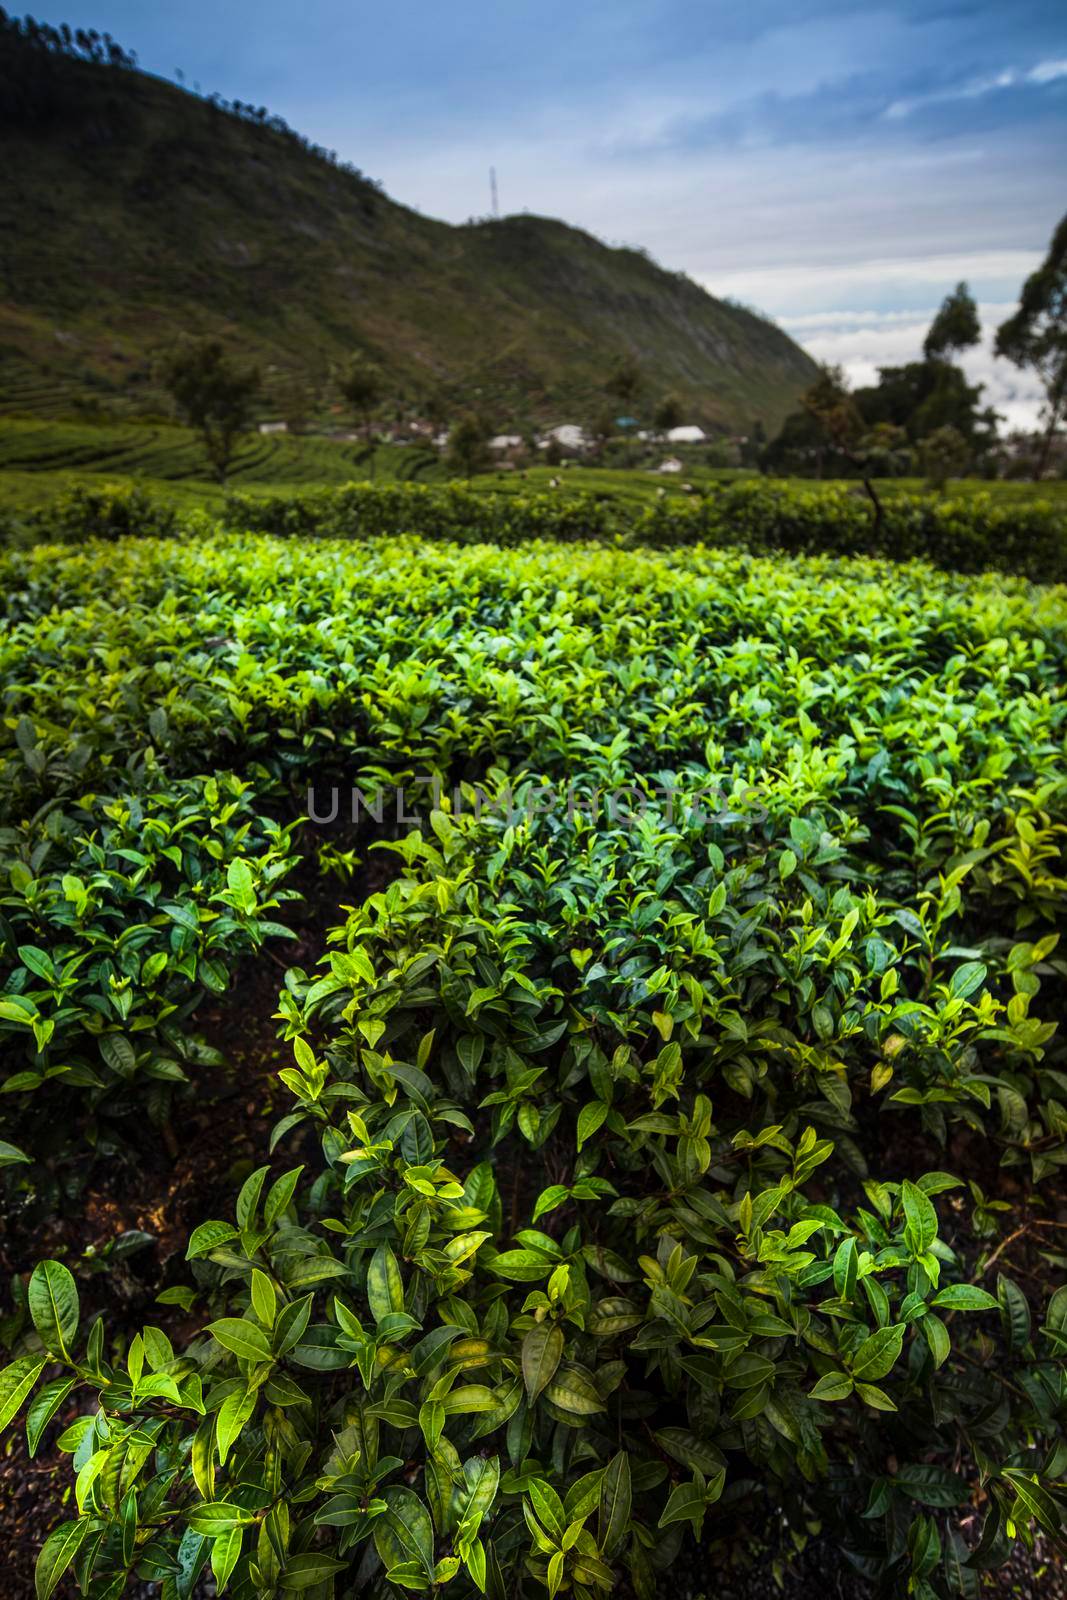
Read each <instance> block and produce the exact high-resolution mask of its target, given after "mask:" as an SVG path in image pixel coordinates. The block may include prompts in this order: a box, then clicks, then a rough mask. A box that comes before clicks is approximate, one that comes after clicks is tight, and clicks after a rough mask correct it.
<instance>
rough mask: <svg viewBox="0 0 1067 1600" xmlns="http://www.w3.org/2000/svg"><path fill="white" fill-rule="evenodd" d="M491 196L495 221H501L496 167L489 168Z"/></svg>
mask: <svg viewBox="0 0 1067 1600" xmlns="http://www.w3.org/2000/svg"><path fill="white" fill-rule="evenodd" d="M489 196H490V201H491V204H492V208H493V221H494V222H499V221H500V198H499V196H498V195H497V192H496V168H495V167H490V168H489Z"/></svg>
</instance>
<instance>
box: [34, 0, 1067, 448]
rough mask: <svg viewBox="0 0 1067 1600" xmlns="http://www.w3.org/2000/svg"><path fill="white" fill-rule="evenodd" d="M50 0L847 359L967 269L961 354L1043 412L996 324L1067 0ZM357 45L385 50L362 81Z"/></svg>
mask: <svg viewBox="0 0 1067 1600" xmlns="http://www.w3.org/2000/svg"><path fill="white" fill-rule="evenodd" d="M58 9H61V10H62V11H63V14H62V15H59V14H58V10H57V15H55V16H54V17H50V18H49V19H48V20H50V21H52V22H53V23H56V24H58V23H59V22H63V21H66V22H69V23H70V24H71V25H72V26H74V27H79V26H80V27H96V28H97V29H99V30H100V31H104V30H106V31H108V32H110V33H112V34H113V35H114V37H115V38H116V39H117V40H118V42H119V43H120V44H122V45H123V46H124V47H126V48H128V49H131V50H134V51H135V52H136V53H137V57H138V65H139V66H140V67H141V68H142V70H144V71H147V72H151V73H153V74H155V75H158V76H160V77H163V78H166V79H168V80H170V81H171V82H178V83H179V84H180V86H182V87H185V88H188V89H190V90H192V91H193V92H199V93H202V94H203V95H210V94H212V93H219V94H221V95H223V96H224V97H225V98H227V99H235V98H236V99H240V100H246V101H249V102H251V103H253V104H264V105H266V106H267V107H268V108H269V110H270V111H272V112H274V113H277V114H279V115H281V116H283V117H284V118H285V120H286V121H287V122H289V123H290V125H291V126H293V127H294V128H296V129H297V130H298V131H300V132H301V133H303V134H306V135H307V136H308V137H309V138H311V139H312V140H314V141H315V142H316V143H318V144H321V145H323V146H324V147H325V148H327V149H333V150H336V151H337V154H338V156H339V158H341V159H343V160H346V161H351V162H352V163H353V164H354V165H356V166H358V167H359V168H360V169H361V170H363V171H365V172H366V173H367V174H368V175H369V176H371V177H373V178H375V179H378V180H379V181H381V183H382V184H383V186H384V188H385V189H386V191H387V193H388V194H389V195H390V197H391V198H393V199H395V200H397V201H398V202H399V203H401V204H403V205H407V206H410V207H412V208H413V209H415V210H418V211H421V212H422V213H424V214H425V215H428V216H432V217H438V218H440V219H441V220H443V221H446V222H452V223H460V222H463V221H465V220H468V219H469V218H471V217H478V216H486V215H487V214H488V213H489V212H490V178H489V173H490V168H491V167H492V168H495V170H496V173H497V179H498V184H499V190H500V200H501V214H502V215H516V214H521V213H523V212H534V213H537V214H541V215H545V216H552V217H558V218H560V219H561V220H563V221H565V222H568V223H570V224H571V225H573V226H575V227H579V228H582V229H584V230H586V231H588V232H590V233H592V234H594V235H595V236H596V237H598V238H600V239H602V240H604V242H606V243H608V244H611V245H628V246H631V247H635V248H639V249H643V250H646V251H648V252H649V253H650V254H651V255H652V256H653V257H654V258H655V259H656V260H657V261H659V262H660V263H661V264H663V265H664V266H666V267H668V268H671V269H674V270H678V271H683V272H685V273H686V274H687V275H688V276H690V277H692V278H693V279H695V281H697V282H698V283H700V284H701V286H702V287H704V288H705V289H707V290H708V292H709V293H711V294H713V295H716V296H717V297H719V298H727V297H728V298H731V299H735V300H738V301H740V302H741V303H742V304H744V305H747V306H751V307H752V308H753V309H755V310H758V311H759V312H760V313H761V314H763V315H764V316H767V317H768V318H770V319H771V320H772V321H774V322H776V323H777V324H778V325H779V326H780V327H782V328H783V329H784V330H785V331H786V332H787V333H789V334H790V335H791V336H792V337H793V338H794V339H796V340H797V342H798V343H800V344H801V345H802V346H803V347H804V348H805V349H806V350H808V351H809V352H810V353H811V354H812V355H813V356H815V357H816V359H818V360H820V361H826V362H833V363H836V364H840V365H841V366H843V367H844V369H845V371H846V372H847V374H848V375H849V377H850V379H851V380H852V382H853V383H865V382H869V381H872V380H873V379H874V377H875V374H876V369H877V367H879V366H882V365H896V364H899V363H901V362H903V361H907V360H910V359H918V356H919V352H920V347H921V344H922V339H923V335H924V333H925V330H926V327H927V325H928V323H929V320H930V318H931V317H932V315H933V313H934V312H935V311H936V309H937V306H938V305H939V304H940V302H941V300H942V298H943V297H944V295H945V294H947V293H948V292H949V291H950V290H951V289H952V288H953V287H954V286H955V284H956V283H957V282H958V281H959V280H961V279H962V280H965V281H967V282H968V283H969V285H970V287H971V290H972V293H973V294H974V296H975V299H976V301H977V302H978V305H979V311H980V314H981V318H982V326H983V343H982V346H981V347H980V348H979V349H978V350H976V351H973V352H970V353H968V355H967V357H966V358H965V359H964V361H963V365H964V366H965V368H966V369H967V371H968V374H969V376H970V377H971V379H972V381H982V382H984V383H985V384H986V385H987V389H986V396H985V398H986V400H987V402H989V403H992V404H993V405H994V406H995V407H996V408H997V410H998V411H999V412H1000V413H1001V415H1002V417H1003V418H1004V419H1005V423H1006V425H1007V426H1008V427H1014V426H1028V425H1032V423H1033V422H1034V421H1035V419H1036V414H1037V403H1038V401H1037V393H1036V390H1035V389H1034V388H1033V386H1032V384H1031V383H1030V382H1029V381H1028V380H1027V379H1026V378H1025V377H1024V376H1023V375H1021V374H1020V373H1018V372H1017V370H1016V369H1014V368H1012V367H1010V366H1008V364H1007V363H1005V362H1003V361H1000V362H994V360H993V358H992V354H991V350H990V342H991V337H992V334H993V332H994V331H995V328H996V326H997V325H998V324H999V322H1001V321H1003V320H1004V318H1005V317H1007V316H1008V315H1009V314H1010V312H1011V310H1012V309H1013V308H1014V306H1015V303H1016V301H1017V297H1018V292H1019V289H1020V287H1021V284H1022V281H1023V279H1024V278H1025V276H1026V275H1027V274H1028V273H1029V272H1031V271H1032V270H1033V269H1034V267H1035V266H1036V265H1037V264H1038V262H1039V261H1040V259H1041V257H1042V254H1043V252H1044V249H1045V246H1046V245H1047V241H1048V238H1049V236H1050V234H1051V232H1052V229H1053V227H1054V225H1055V222H1056V220H1057V216H1058V214H1059V212H1060V211H1061V210H1062V200H1063V194H1062V187H1063V186H1062V179H1061V177H1060V173H1059V171H1058V170H1057V157H1058V154H1059V151H1060V150H1061V149H1062V148H1063V145H1064V141H1065V138H1067V16H1064V15H1062V14H1061V12H1060V10H1059V8H1056V7H1053V6H1051V5H1047V4H1043V3H1037V4H1035V3H1030V4H1025V5H1022V6H1020V7H1017V8H1016V9H1015V10H1014V11H1013V13H1012V14H1011V15H1010V16H1007V17H1006V16H1003V15H1002V14H1001V13H1000V12H999V10H998V9H997V8H996V7H994V6H993V5H992V4H990V3H989V0H978V3H966V0H964V3H960V4H946V5H943V6H941V7H939V8H938V9H937V10H936V11H935V12H932V13H930V12H928V10H927V8H924V7H923V6H922V5H920V4H919V3H918V0H892V3H890V4H887V5H884V6H881V7H880V8H879V9H878V10H876V11H873V12H866V11H864V10H863V9H862V8H860V7H858V6H856V5H854V4H852V3H850V0H827V3H826V4H824V5H823V6H822V7H821V8H820V9H819V11H818V13H817V14H816V15H815V16H813V17H807V18H805V19H804V20H803V21H795V22H794V21H793V20H791V14H790V12H788V11H787V9H786V7H785V6H784V5H782V4H780V3H779V0H774V3H773V4H771V5H769V6H766V7H764V8H762V9H761V13H760V17H759V19H758V20H755V19H750V18H748V17H737V16H735V15H733V14H731V13H729V12H728V11H727V9H726V8H725V7H724V6H723V5H722V4H716V5H714V6H712V7H711V8H710V9H709V8H706V7H696V6H695V5H693V4H692V3H691V0H662V3H660V4H656V5H653V6H651V7H649V6H641V7H638V6H635V5H633V4H632V3H631V4H626V5H623V6H622V7H621V8H614V9H613V10H612V12H611V14H610V16H607V17H605V16H600V17H592V18H590V17H588V16H574V15H572V14H571V13H570V12H569V11H564V8H563V7H562V6H560V5H558V4H556V5H553V4H550V5H549V6H548V8H547V9H546V8H545V7H544V6H540V7H537V8H536V9H535V8H534V7H533V6H532V5H531V4H530V3H529V0H520V3H519V4H518V5H516V6H514V7H512V8H510V9H509V10H508V12H507V13H506V14H505V15H500V16H498V15H496V14H495V13H493V12H492V8H490V7H488V6H486V5H485V3H484V0H477V3H476V4H474V5H468V6H467V7H465V8H464V11H463V14H462V17H461V18H456V17H454V16H452V17H447V16H444V15H442V14H439V13H437V12H436V11H435V10H434V9H433V8H431V7H429V6H427V5H425V4H421V3H417V4H416V6H415V9H414V12H412V11H411V10H410V9H409V10H408V11H407V12H406V13H405V17H404V19H399V18H396V17H393V16H391V15H390V16H382V15H380V14H377V13H374V14H371V13H367V14H365V15H356V14H354V13H353V12H352V10H351V8H350V7H347V6H345V5H344V4H342V3H341V0H313V3H312V4H311V5H310V6H309V7H307V8H305V11H304V13H303V14H302V16H303V18H304V19H305V20H307V19H310V22H311V26H310V27H305V29H304V31H303V33H301V34H300V35H298V36H297V38H296V39H295V40H294V39H293V38H292V33H291V26H292V13H291V11H290V10H289V9H288V8H285V7H283V6H281V5H280V4H279V0H265V3H264V4H262V5H260V6H257V7H256V8H255V9H253V7H252V6H250V5H249V4H247V0H237V3H235V4H233V5H231V6H230V7H228V8H227V9H226V11H225V12H223V13H221V14H220V13H219V12H218V11H217V10H215V9H212V10H210V11H209V8H208V7H207V6H206V5H205V4H204V3H203V0H194V3H192V4H187V5H186V6H184V7H182V9H181V12H180V13H178V14H175V13H174V12H167V13H162V14H161V13H154V14H147V15H146V14H143V13H142V12H140V10H139V8H138V7H137V6H136V5H134V4H132V3H131V0H85V3H73V4H70V5H67V6H66V7H62V8H58ZM413 16H414V17H415V18H417V19H418V20H417V21H416V22H414V23H413V22H412V20H411V19H412V17H413ZM252 19H254V21H253V20H252ZM553 19H560V25H559V29H558V31H555V32H554V31H553ZM872 58H876V64H875V65H873V66H872V64H871V63H872ZM352 60H355V61H357V62H358V63H359V69H358V70H363V63H364V62H367V61H370V62H372V63H373V70H372V71H370V72H366V73H365V74H364V77H363V79H362V81H360V82H359V87H358V93H353V90H352V87H351V78H350V74H351V72H352V70H353V69H352V68H351V66H350V62H351V61H352Z"/></svg>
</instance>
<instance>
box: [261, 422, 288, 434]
mask: <svg viewBox="0 0 1067 1600" xmlns="http://www.w3.org/2000/svg"><path fill="white" fill-rule="evenodd" d="M259 431H260V433H288V432H289V424H288V423H287V422H261V423H260V425H259Z"/></svg>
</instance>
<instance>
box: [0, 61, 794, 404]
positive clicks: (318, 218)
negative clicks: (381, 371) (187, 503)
mask: <svg viewBox="0 0 1067 1600" xmlns="http://www.w3.org/2000/svg"><path fill="white" fill-rule="evenodd" d="M3 46H4V48H3V52H2V54H3V63H2V65H0V143H2V151H0V159H2V162H3V167H4V170H5V175H6V176H5V183H4V185H3V187H2V189H0V389H2V390H3V391H4V399H5V402H6V409H8V410H16V411H23V412H29V413H37V414H62V413H65V412H69V411H70V409H71V406H72V405H73V404H74V403H75V402H77V401H79V400H80V401H81V402H82V403H83V404H84V403H85V401H86V400H87V399H88V400H91V399H94V398H95V399H96V400H98V401H101V402H103V403H104V404H105V406H106V407H107V408H109V409H116V410H122V409H129V410H141V411H145V410H149V411H151V410H152V409H155V408H160V407H161V406H162V404H163V401H162V398H161V396H160V395H159V394H158V392H157V391H156V390H155V389H154V386H153V379H152V368H153V361H154V358H155V356H156V355H157V353H158V351H159V350H160V349H161V348H162V347H163V346H165V345H166V344H167V343H168V342H169V341H170V340H171V339H173V337H174V336H175V335H176V334H178V333H180V332H184V331H193V332H197V333H201V332H213V333H221V334H224V335H226V336H227V337H228V338H230V339H232V341H233V342H234V344H235V345H240V346H242V347H243V348H245V349H247V350H248V351H249V352H250V353H252V354H254V355H255V356H256V357H257V358H258V359H259V360H260V361H261V363H263V365H264V366H265V367H271V366H273V367H274V368H275V369H276V376H275V382H276V383H277V384H278V386H279V387H280V386H281V382H282V379H281V377H280V376H278V374H300V375H301V376H303V377H305V378H307V379H309V380H310V381H311V382H312V383H313V384H315V385H317V386H318V385H321V384H322V383H323V381H324V378H325V374H326V373H327V372H328V370H329V368H330V365H331V363H333V362H336V361H337V360H338V359H340V358H342V357H344V356H345V355H347V354H349V353H350V352H352V351H353V350H361V351H363V352H365V353H367V354H369V355H371V356H373V357H374V359H376V360H377V361H379V362H380V363H381V364H382V366H383V367H384V368H385V369H386V372H387V374H388V377H389V380H390V384H391V387H392V388H393V390H394V391H395V393H396V395H397V397H398V398H399V397H401V396H409V397H414V396H415V395H417V394H421V393H425V392H426V390H427V389H429V388H442V387H443V388H444V389H445V390H446V392H450V395H451V398H452V399H453V401H455V400H457V399H459V398H461V397H462V399H463V400H464V401H467V402H469V400H470V399H471V398H477V399H478V400H480V401H481V403H482V404H483V405H484V406H485V407H486V408H487V410H489V411H490V414H492V415H494V416H496V417H498V418H500V420H505V418H506V417H512V418H515V419H516V420H521V419H523V418H524V417H530V418H531V419H533V418H536V417H544V416H548V415H555V416H556V417H557V420H558V418H559V417H560V416H561V415H562V414H564V413H568V414H569V413H571V412H574V413H576V414H577V415H578V416H579V417H581V416H582V415H584V414H585V412H587V411H588V410H590V409H593V408H597V407H600V408H602V405H603V383H604V378H605V374H606V373H607V372H608V371H609V370H610V368H611V366H612V363H613V362H614V360H615V359H616V358H617V357H618V355H619V354H620V353H621V352H628V353H629V354H631V355H632V356H633V357H634V358H635V359H636V360H637V362H638V363H639V364H640V367H641V369H642V371H643V373H644V374H645V377H646V380H647V389H648V396H649V399H653V400H654V399H655V398H657V397H658V396H659V395H661V394H662V393H664V392H665V391H668V390H674V391H676V392H678V394H679V395H680V396H681V397H682V398H683V399H684V400H685V402H686V406H687V410H688V411H689V412H690V414H691V415H692V416H693V417H694V418H696V419H699V420H701V421H703V422H705V423H706V424H712V425H715V426H718V427H722V428H727V429H734V430H737V429H739V430H742V431H746V430H747V429H748V427H749V426H750V425H751V423H752V421H753V420H754V419H755V418H757V417H758V418H759V419H760V420H762V421H763V422H764V423H765V424H766V425H767V427H768V428H772V427H774V426H775V425H776V424H777V423H778V422H780V420H781V419H782V417H783V416H784V414H785V413H786V412H787V411H788V410H789V409H790V407H791V406H792V405H793V404H794V402H795V399H796V396H797V394H798V392H799V390H800V389H801V388H802V387H803V386H804V385H805V383H806V382H808V381H810V377H811V374H812V371H813V366H812V363H811V361H810V359H809V358H808V357H807V356H806V355H805V354H804V353H803V352H802V351H801V350H800V349H799V348H798V347H797V346H796V345H795V344H794V343H793V342H792V341H791V340H790V339H789V338H788V337H787V336H786V335H785V334H784V333H782V332H781V331H780V330H779V329H778V328H776V327H774V326H773V325H772V324H770V323H768V322H765V321H763V320H762V319H761V318H759V317H757V316H755V315H753V314H752V313H750V312H748V311H745V310H743V309H741V308H739V307H736V306H733V305H726V304H723V303H722V302H720V301H717V300H715V299H713V298H712V297H711V296H710V295H708V294H706V293H705V292H704V291H703V290H702V289H700V288H699V287H698V286H697V285H696V284H694V283H693V282H691V281H690V280H688V279H686V278H684V277H683V276H681V275H679V274H675V273H670V272H667V271H664V270H663V269H662V268H660V267H658V266H657V265H656V264H655V263H654V262H652V261H651V260H649V259H648V258H647V257H646V256H644V255H643V254H642V253H641V252H639V251H636V250H625V249H621V250H620V249H609V248H607V247H606V246H605V245H603V244H601V243H600V242H599V241H597V240H596V239H594V238H592V237H590V236H589V235H588V234H586V233H583V232H581V231H579V230H577V229H575V228H569V227H567V226H565V225H564V224H563V223H561V222H555V221H551V220H549V219H547V218H542V217H534V216H516V217H509V218H506V219H504V220H503V221H500V222H483V223H477V224H470V225H466V226H462V227H452V226H449V225H447V224H445V223H441V222H436V221H434V220H432V219H430V218H427V217H424V216H421V215H419V214H417V213H415V212H413V211H411V210H408V209H407V208H405V207H404V206H402V205H398V204H396V203H395V202H394V201H392V200H390V199H389V198H388V197H387V196H386V195H384V194H383V193H382V192H381V190H380V189H379V188H377V187H376V186H375V185H374V184H373V183H371V182H370V181H368V180H367V179H365V178H362V177H361V176H360V175H359V174H358V173H354V172H351V171H348V170H345V169H344V168H342V167H339V166H337V165H335V164H332V163H331V162H330V161H329V160H326V159H324V158H323V156H322V154H321V153H316V152H314V151H313V150H311V149H309V148H308V147H307V146H306V144H304V143H303V142H302V141H300V140H299V139H297V138H296V137H295V136H294V135H292V134H291V133H289V132H288V131H285V130H284V129H278V128H273V127H271V126H270V124H269V122H264V121H256V120H253V119H251V118H250V117H249V116H248V115H244V116H240V115H236V114H235V113H234V112H233V111H232V110H231V109H229V108H226V107H223V106H220V105H217V104H213V103H211V102H209V101H205V100H202V99H199V98H197V97H195V96H193V95H191V94H188V93H186V92H185V91H183V90H181V89H179V88H177V87H175V86H174V85H172V84H169V83H166V82H163V81H162V80H160V79H156V78H152V77H149V76H147V75H145V74H143V73H141V72H138V71H135V70H132V69H130V68H128V67H122V66H108V65H104V64H96V63H92V62H89V61H84V60H81V59H72V58H71V57H69V56H66V55H62V54H56V53H55V52H54V51H45V50H43V49H41V48H39V47H38V48H34V47H31V46H30V45H27V44H26V43H25V42H24V41H22V40H21V39H19V38H17V37H15V36H14V35H13V34H12V33H10V32H7V33H5V35H4V39H3ZM27 85H29V88H27Z"/></svg>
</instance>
